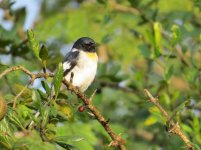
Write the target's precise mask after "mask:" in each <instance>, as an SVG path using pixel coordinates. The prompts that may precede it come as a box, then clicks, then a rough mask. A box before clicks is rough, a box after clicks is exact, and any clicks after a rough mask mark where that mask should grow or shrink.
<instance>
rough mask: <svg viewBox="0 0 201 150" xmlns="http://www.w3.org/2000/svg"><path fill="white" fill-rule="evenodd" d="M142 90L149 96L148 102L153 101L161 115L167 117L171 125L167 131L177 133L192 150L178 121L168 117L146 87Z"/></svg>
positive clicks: (192, 149) (190, 149)
mask: <svg viewBox="0 0 201 150" xmlns="http://www.w3.org/2000/svg"><path fill="white" fill-rule="evenodd" d="M144 92H145V94H146V95H147V96H148V97H149V102H151V103H153V104H154V105H155V106H156V107H157V108H158V109H159V110H160V112H161V113H162V114H163V116H164V117H165V118H166V119H167V121H168V122H169V124H170V125H171V129H170V130H169V131H168V132H169V133H173V134H176V135H178V136H179V137H180V138H181V139H182V140H183V141H184V143H185V145H186V147H187V148H188V149H189V150H194V147H193V145H192V144H191V142H190V141H189V139H188V138H187V137H186V135H184V133H182V130H181V127H180V126H179V124H178V122H177V123H175V122H174V121H173V120H172V119H171V118H170V116H169V115H168V113H167V112H166V110H165V109H164V108H163V107H162V106H161V105H160V104H159V102H158V98H155V97H153V96H152V94H151V93H150V92H149V91H148V90H147V89H144Z"/></svg>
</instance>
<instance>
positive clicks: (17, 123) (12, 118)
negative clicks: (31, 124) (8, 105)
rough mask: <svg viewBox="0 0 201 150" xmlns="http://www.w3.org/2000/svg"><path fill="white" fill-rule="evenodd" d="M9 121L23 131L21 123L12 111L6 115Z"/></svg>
mask: <svg viewBox="0 0 201 150" xmlns="http://www.w3.org/2000/svg"><path fill="white" fill-rule="evenodd" d="M7 116H8V118H9V120H10V121H11V122H13V123H14V124H15V125H17V126H18V127H20V128H21V129H23V130H25V128H24V127H23V125H22V123H21V122H20V120H19V118H18V116H17V114H16V113H15V112H14V111H9V113H8V114H7Z"/></svg>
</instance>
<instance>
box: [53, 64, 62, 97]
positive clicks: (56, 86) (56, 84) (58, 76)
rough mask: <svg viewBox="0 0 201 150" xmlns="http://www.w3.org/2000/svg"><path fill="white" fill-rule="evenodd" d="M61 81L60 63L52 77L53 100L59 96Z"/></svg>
mask: <svg viewBox="0 0 201 150" xmlns="http://www.w3.org/2000/svg"><path fill="white" fill-rule="evenodd" d="M62 79H63V65H62V63H59V65H58V68H57V71H56V73H55V76H54V90H55V99H56V98H57V96H58V94H59V90H60V87H61V83H62Z"/></svg>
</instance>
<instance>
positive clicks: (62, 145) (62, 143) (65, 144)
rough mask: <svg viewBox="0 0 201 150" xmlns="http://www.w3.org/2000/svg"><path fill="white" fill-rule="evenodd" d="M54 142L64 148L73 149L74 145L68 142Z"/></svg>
mask: <svg viewBox="0 0 201 150" xmlns="http://www.w3.org/2000/svg"><path fill="white" fill-rule="evenodd" d="M55 143H57V144H58V145H59V146H61V147H63V148H64V149H67V150H72V149H74V147H73V146H72V145H70V144H67V143H65V142H58V141H55Z"/></svg>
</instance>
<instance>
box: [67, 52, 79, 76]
mask: <svg viewBox="0 0 201 150" xmlns="http://www.w3.org/2000/svg"><path fill="white" fill-rule="evenodd" d="M78 56H79V51H74V52H72V51H71V52H69V53H68V54H67V55H66V56H65V58H64V61H63V63H65V62H67V63H69V64H70V68H68V69H66V70H64V76H66V75H67V74H68V73H69V72H70V71H71V70H72V69H73V68H74V67H75V66H76V65H77V60H78Z"/></svg>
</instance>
